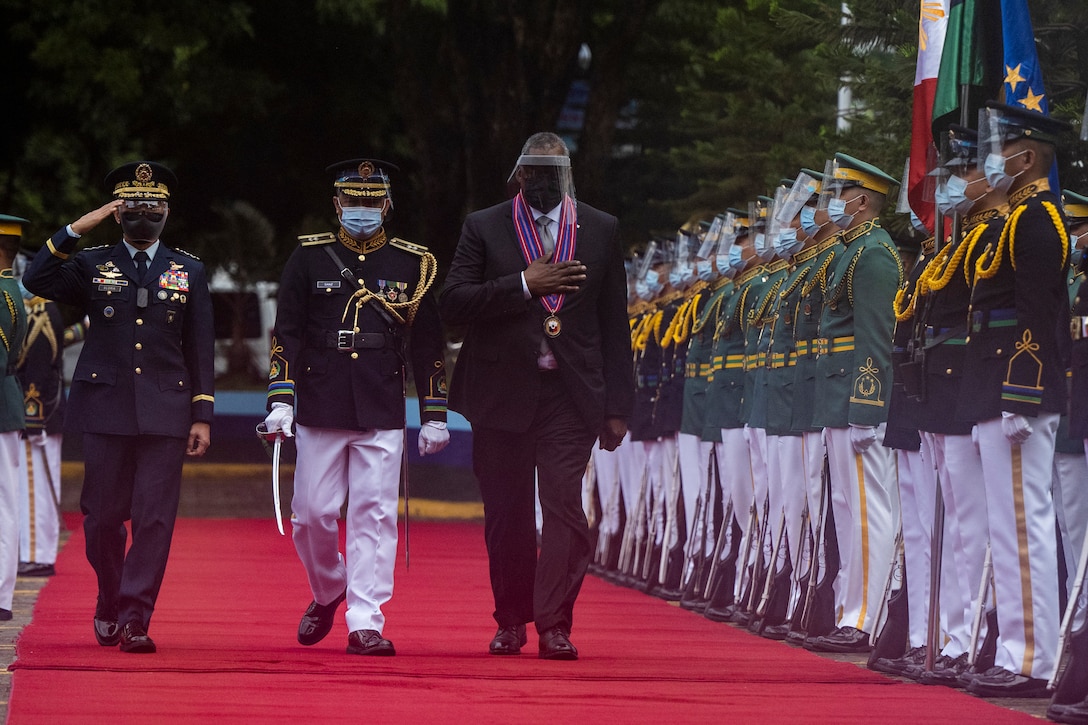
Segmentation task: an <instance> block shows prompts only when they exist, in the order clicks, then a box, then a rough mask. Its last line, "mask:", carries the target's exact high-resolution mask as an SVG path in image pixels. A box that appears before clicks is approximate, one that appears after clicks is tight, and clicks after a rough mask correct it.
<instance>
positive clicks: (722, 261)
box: [714, 247, 733, 275]
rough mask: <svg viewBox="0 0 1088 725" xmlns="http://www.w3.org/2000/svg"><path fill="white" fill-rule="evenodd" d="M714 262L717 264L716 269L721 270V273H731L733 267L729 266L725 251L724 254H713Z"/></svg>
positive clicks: (727, 255)
mask: <svg viewBox="0 0 1088 725" xmlns="http://www.w3.org/2000/svg"><path fill="white" fill-rule="evenodd" d="M729 249H730V250H732V249H733V247H729ZM714 264H715V265H717V267H718V269H719V270H720V271H721V273H722V274H729V275H731V274H733V267H732V266H730V264H729V254H728V253H726V254H715V255H714Z"/></svg>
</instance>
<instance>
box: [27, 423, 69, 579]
mask: <svg viewBox="0 0 1088 725" xmlns="http://www.w3.org/2000/svg"><path fill="white" fill-rule="evenodd" d="M38 435H39V436H40V435H41V434H40V433H39V434H38ZM62 438H63V436H61V435H60V434H59V433H58V434H56V435H49V436H46V437H45V445H35V444H34V443H32V442H31V441H30V440H29V439H24V440H22V441H21V442H20V446H19V453H20V455H21V460H20V464H21V466H20V471H19V561H28V562H31V561H32V562H36V563H38V564H55V563H56V561H57V545H58V542H59V539H60V510H59V509H58V507H57V502H59V501H60V448H61V439H62Z"/></svg>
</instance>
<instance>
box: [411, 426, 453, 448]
mask: <svg viewBox="0 0 1088 725" xmlns="http://www.w3.org/2000/svg"><path fill="white" fill-rule="evenodd" d="M449 442H450V432H449V431H448V430H446V424H445V423H444V422H442V421H440V420H428V421H427V422H425V423H424V424H423V425H421V426H420V427H419V455H421V456H426V455H428V454H430V453H438V452H439V451H440V450H442V449H443V448H445V447H446V446H447V445H448V444H449Z"/></svg>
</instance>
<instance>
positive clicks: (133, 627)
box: [121, 621, 155, 654]
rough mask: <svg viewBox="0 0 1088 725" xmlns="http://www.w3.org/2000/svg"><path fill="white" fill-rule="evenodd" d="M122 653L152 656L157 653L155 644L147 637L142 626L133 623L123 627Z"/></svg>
mask: <svg viewBox="0 0 1088 725" xmlns="http://www.w3.org/2000/svg"><path fill="white" fill-rule="evenodd" d="M121 651H122V652H132V653H134V654H150V653H152V652H154V651H155V643H154V642H152V641H151V638H150V637H148V636H147V630H146V629H144V626H143V625H142V624H140V623H139V622H136V621H132V622H129V623H128V624H126V625H125V626H124V627H121Z"/></svg>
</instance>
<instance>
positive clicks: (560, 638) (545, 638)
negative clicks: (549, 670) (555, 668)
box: [540, 627, 578, 660]
mask: <svg viewBox="0 0 1088 725" xmlns="http://www.w3.org/2000/svg"><path fill="white" fill-rule="evenodd" d="M540 659H542V660H576V659H578V650H577V649H575V647H574V645H573V644H571V643H570V636H569V635H568V634H567V633H566V632H565V631H563V629H562V628H561V627H552V628H551V629H549V630H547V631H546V632H542V633H541V634H540Z"/></svg>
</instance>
